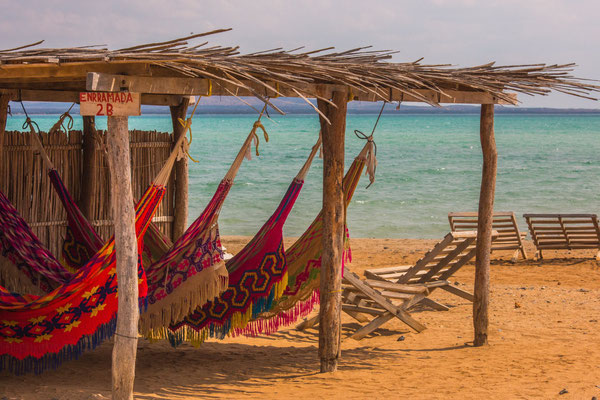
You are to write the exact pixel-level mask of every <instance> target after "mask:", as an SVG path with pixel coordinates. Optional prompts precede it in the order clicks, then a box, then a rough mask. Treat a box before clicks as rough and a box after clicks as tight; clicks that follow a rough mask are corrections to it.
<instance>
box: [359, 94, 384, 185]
mask: <svg viewBox="0 0 600 400" xmlns="http://www.w3.org/2000/svg"><path fill="white" fill-rule="evenodd" d="M386 104H387V102H386V101H384V102H383V105H382V106H381V110H379V115H378V116H377V120H376V121H375V125H374V126H373V130H372V131H371V134H370V135H369V136H367V135H366V134H365V133H363V132H362V131H360V130H358V129H355V130H354V134H355V135H356V137H357V138H359V139H362V140H366V141H367V142H368V143H367V146H368V147H367V157H366V166H367V170H366V172H365V175H369V184H368V185H367V189H368V188H369V187H371V185H372V184H373V183H374V182H375V172H376V170H377V144H376V143H375V141H374V140H373V135H374V134H375V129H377V124H378V123H379V119H380V118H381V114H382V113H383V109H384V108H385V105H386Z"/></svg>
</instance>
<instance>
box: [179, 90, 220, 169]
mask: <svg viewBox="0 0 600 400" xmlns="http://www.w3.org/2000/svg"><path fill="white" fill-rule="evenodd" d="M211 88H212V86H211ZM211 90H212V89H211ZM199 103H200V100H198V101H196V104H195V105H194V109H193V110H192V114H191V115H190V117H189V118H187V119H185V120H184V119H183V118H177V120H178V121H179V123H180V124H181V126H182V127H183V132H182V133H181V134H182V135H183V136H185V139H184V140H182V141H181V147H180V148H179V151H178V152H177V161H179V160H181V159H182V158H184V157H186V156H187V157H189V159H190V160H192V161H193V162H195V163H197V162H199V161H198V160H196V159H194V157H192V156H191V154H190V145H191V144H192V138H193V137H192V118H193V117H194V113H196V108H198V104H199ZM188 132H190V139H189V141H188V138H187V133H188Z"/></svg>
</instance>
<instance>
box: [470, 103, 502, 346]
mask: <svg viewBox="0 0 600 400" xmlns="http://www.w3.org/2000/svg"><path fill="white" fill-rule="evenodd" d="M479 136H480V140H481V149H482V151H483V169H482V173H481V191H480V193H479V211H478V216H477V220H478V223H477V250H476V259H475V293H474V296H475V299H474V301H473V327H474V330H475V337H474V340H473V344H474V345H475V346H483V345H484V344H487V341H488V307H489V302H490V254H491V250H492V222H493V219H494V192H495V190H496V166H497V160H498V153H497V151H496V140H495V139H494V106H493V105H491V104H484V105H482V106H481V121H480V131H479Z"/></svg>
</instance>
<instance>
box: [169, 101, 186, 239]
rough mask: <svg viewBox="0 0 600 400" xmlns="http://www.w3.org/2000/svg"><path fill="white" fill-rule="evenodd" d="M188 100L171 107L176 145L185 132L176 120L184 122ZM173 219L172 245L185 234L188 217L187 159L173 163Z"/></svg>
mask: <svg viewBox="0 0 600 400" xmlns="http://www.w3.org/2000/svg"><path fill="white" fill-rule="evenodd" d="M188 104H189V100H187V99H186V100H184V101H182V102H181V104H179V105H177V106H171V107H170V108H171V120H172V123H173V143H176V142H177V141H178V140H179V138H180V137H181V135H185V134H186V132H185V131H184V129H183V126H182V125H181V124H180V123H179V121H178V119H179V118H181V119H182V120H185V118H186V115H187V109H188ZM173 215H174V217H175V219H174V221H173V231H172V232H173V235H172V238H171V240H173V243H175V241H176V240H177V239H179V238H180V237H181V236H182V235H183V234H184V232H185V229H186V227H187V217H188V159H187V157H183V158H182V159H181V160H179V161H176V162H175V209H174V210H173Z"/></svg>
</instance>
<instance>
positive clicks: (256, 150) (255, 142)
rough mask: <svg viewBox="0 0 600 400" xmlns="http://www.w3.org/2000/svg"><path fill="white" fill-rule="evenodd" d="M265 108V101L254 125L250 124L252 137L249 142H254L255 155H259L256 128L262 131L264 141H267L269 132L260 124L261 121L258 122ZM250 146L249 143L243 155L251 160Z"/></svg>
mask: <svg viewBox="0 0 600 400" xmlns="http://www.w3.org/2000/svg"><path fill="white" fill-rule="evenodd" d="M266 110H267V103H265V105H264V107H263V109H262V111H261V112H260V114H259V115H258V119H257V120H256V121H255V122H254V125H252V130H251V131H250V136H251V137H252V140H251V142H254V148H255V154H256V156H257V157H258V156H259V155H260V154H259V152H258V144H259V142H260V141H259V140H258V134H257V133H256V131H257V130H258V128H260V129H261V130H262V131H263V136H264V137H265V142H269V134H268V133H267V130H266V129H265V126H264V125H263V124H262V122H260V120H261V118H262V116H263V114H264V113H265V111H266ZM251 148H252V145H251V144H249V145H248V147H247V148H246V154H245V156H244V157H246V159H247V160H252V149H251Z"/></svg>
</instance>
